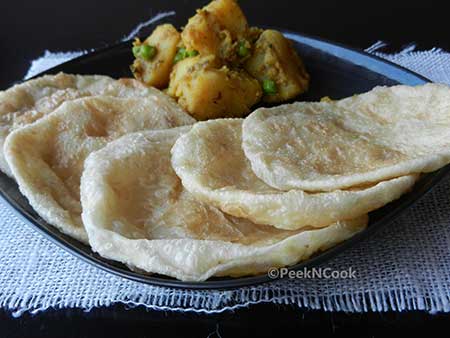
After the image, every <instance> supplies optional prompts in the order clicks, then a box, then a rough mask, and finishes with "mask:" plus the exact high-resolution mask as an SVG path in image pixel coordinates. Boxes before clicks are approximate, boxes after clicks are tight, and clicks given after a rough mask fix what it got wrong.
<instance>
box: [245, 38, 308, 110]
mask: <svg viewBox="0 0 450 338" xmlns="http://www.w3.org/2000/svg"><path fill="white" fill-rule="evenodd" d="M244 67H245V69H246V70H247V71H248V72H249V73H250V74H251V75H252V76H253V77H255V78H257V79H258V80H259V81H260V83H263V82H264V81H274V82H275V84H276V93H265V94H264V95H263V101H265V102H281V101H285V100H289V99H292V98H294V97H295V96H297V95H299V94H301V93H303V92H305V91H306V90H307V89H308V85H309V75H308V73H307V72H306V70H305V68H304V66H303V63H302V61H301V60H300V58H299V56H298V55H297V53H296V51H295V50H294V48H293V47H292V45H291V42H290V41H289V40H288V39H286V38H285V37H284V36H283V34H281V33H280V32H278V31H275V30H265V31H264V32H263V33H262V34H261V35H260V36H259V38H258V40H257V41H256V43H255V46H254V50H253V54H252V56H251V57H250V58H249V59H248V60H247V61H246V63H245V65H244Z"/></svg>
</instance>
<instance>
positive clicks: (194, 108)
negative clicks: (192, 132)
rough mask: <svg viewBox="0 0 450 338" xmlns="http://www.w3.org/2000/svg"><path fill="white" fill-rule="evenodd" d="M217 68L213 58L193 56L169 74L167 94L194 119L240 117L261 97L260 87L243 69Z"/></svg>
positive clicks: (179, 63)
mask: <svg viewBox="0 0 450 338" xmlns="http://www.w3.org/2000/svg"><path fill="white" fill-rule="evenodd" d="M217 65H218V61H217V58H215V57H214V56H211V55H210V56H204V57H202V56H196V57H193V58H187V59H185V60H182V61H180V62H178V63H177V64H176V66H175V67H174V70H173V72H172V74H171V79H170V85H169V88H168V91H167V93H168V94H169V95H171V96H173V97H175V98H176V99H177V100H178V103H179V104H180V105H181V106H182V107H183V108H184V109H186V110H187V111H188V112H189V113H190V114H191V115H192V116H193V117H194V118H196V119H198V120H207V119H211V118H218V117H239V116H242V115H243V114H246V113H248V112H249V111H250V108H251V107H252V106H253V105H254V104H255V103H257V102H258V101H259V100H260V98H261V95H262V91H261V86H260V85H259V83H258V81H257V80H256V79H254V78H253V77H251V76H250V75H249V74H248V73H247V72H246V71H245V70H232V69H229V68H228V67H227V66H225V65H224V66H221V67H218V66H217Z"/></svg>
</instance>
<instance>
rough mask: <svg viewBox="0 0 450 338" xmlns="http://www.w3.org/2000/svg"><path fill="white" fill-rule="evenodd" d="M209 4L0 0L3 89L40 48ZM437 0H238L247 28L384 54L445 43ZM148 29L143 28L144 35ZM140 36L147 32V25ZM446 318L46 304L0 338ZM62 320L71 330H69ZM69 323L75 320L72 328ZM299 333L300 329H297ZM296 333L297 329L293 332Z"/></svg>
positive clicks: (75, 44)
mask: <svg viewBox="0 0 450 338" xmlns="http://www.w3.org/2000/svg"><path fill="white" fill-rule="evenodd" d="M205 2H206V1H188V0H176V1H164V0H152V1H148V0H145V1H144V0H137V1H133V2H129V1H112V0H109V1H106V0H97V1H92V0H78V1H72V2H62V1H56V0H39V1H25V0H14V1H1V2H0V13H1V14H0V15H1V18H0V25H1V29H0V51H1V53H0V70H1V71H0V89H5V88H7V87H9V86H10V85H11V84H12V83H14V82H15V81H18V80H20V79H21V78H22V77H23V76H24V74H25V73H26V70H27V69H28V67H29V66H30V60H32V59H34V58H36V57H38V56H40V55H42V54H43V53H44V51H45V50H50V51H68V50H74V49H79V50H80V49H82V50H88V49H92V48H99V47H105V46H107V45H111V44H114V43H115V42H116V41H118V40H119V39H120V38H121V37H123V36H124V35H126V34H128V33H129V32H130V31H131V30H132V29H133V28H134V26H135V25H136V23H138V22H140V21H144V20H145V19H147V18H149V17H150V16H152V15H154V14H156V13H158V12H161V11H170V10H175V11H176V12H177V15H176V17H175V18H174V20H175V23H176V24H177V25H178V26H181V25H183V24H184V23H185V22H186V20H187V18H189V17H190V16H191V15H192V14H193V13H194V11H195V9H196V8H198V7H201V5H203V4H204V3H205ZM442 3H443V2H442V1H432V0H428V1H404V0H401V1H386V0H379V1H371V2H364V1H338V0H328V1H310V2H305V1H297V2H294V1H292V0H291V1H288V0H276V1H271V2H268V1H264V2H263V1H258V0H246V1H241V6H242V8H243V9H244V11H245V13H246V14H247V17H248V20H249V22H250V23H251V24H252V25H256V26H258V25H264V26H273V27H280V28H284V29H289V30H293V31H298V32H302V33H306V34H310V35H315V36H318V37H322V38H326V39H329V40H332V41H337V42H340V43H344V44H347V45H349V46H352V47H357V48H366V47H368V46H370V45H372V44H373V43H374V42H376V41H378V40H383V41H385V42H386V43H388V47H386V48H385V49H384V51H396V50H400V49H401V48H403V47H405V46H407V45H409V44H411V43H415V44H416V45H417V47H418V49H430V48H432V47H441V48H444V49H450V39H449V38H448V27H447V22H448V20H447V16H448V14H447V11H445V10H444V8H443V4H442ZM147 32H148V31H147ZM144 33H145V30H144ZM449 318H450V316H449V315H435V316H431V315H428V314H425V313H420V312H409V313H384V314H379V313H369V314H343V313H327V312H322V311H308V310H300V309H298V308H295V307H291V306H282V305H272V304H262V305H255V306H251V307H250V308H246V309H242V310H237V311H234V312H227V313H223V314H216V315H199V314H183V313H181V314H180V313H171V312H158V311H149V310H145V309H142V308H135V309H128V308H126V307H125V306H123V305H115V306H113V307H109V308H99V309H94V310H93V311H91V312H89V313H86V312H83V311H80V310H73V309H63V310H49V311H46V312H44V313H40V314H37V315H35V316H31V315H28V314H26V315H24V316H22V317H20V318H19V319H15V318H12V316H11V314H10V313H9V312H8V311H3V310H2V311H0V332H1V334H0V335H1V337H34V336H37V337H38V336H45V337H61V336H64V337H91V336H96V337H102V336H109V337H114V336H116V335H117V336H122V337H123V336H127V337H128V336H137V337H147V336H150V335H155V334H156V335H157V334H158V333H159V334H161V333H164V334H165V335H166V336H169V337H170V336H179V335H180V332H182V333H183V335H185V336H190V335H192V336H200V337H202V336H204V337H208V336H209V337H227V336H240V335H248V334H249V333H255V334H258V335H273V334H274V333H276V334H280V335H281V334H282V333H283V332H293V331H292V330H293V329H298V330H299V332H302V333H303V332H305V330H306V332H311V333H314V334H315V335H317V334H319V335H320V334H335V335H344V334H345V335H349V334H350V335H352V334H355V335H357V336H359V337H362V336H370V337H376V336H381V335H384V334H385V332H387V331H389V332H399V333H403V334H405V333H408V332H411V333H420V332H421V331H422V332H423V333H427V332H429V329H430V327H433V328H439V327H444V325H445V324H446V323H447V322H448V320H449ZM68 324H69V325H70V329H68ZM72 324H74V325H72ZM300 330H301V331H300ZM294 332H295V331H294Z"/></svg>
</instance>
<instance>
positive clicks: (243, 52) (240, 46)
mask: <svg viewBox="0 0 450 338" xmlns="http://www.w3.org/2000/svg"><path fill="white" fill-rule="evenodd" d="M237 53H238V55H239V56H240V57H246V56H247V55H248V53H249V50H248V48H247V47H246V46H245V42H244V41H241V42H239V44H238V50H237Z"/></svg>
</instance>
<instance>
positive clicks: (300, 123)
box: [243, 84, 450, 191]
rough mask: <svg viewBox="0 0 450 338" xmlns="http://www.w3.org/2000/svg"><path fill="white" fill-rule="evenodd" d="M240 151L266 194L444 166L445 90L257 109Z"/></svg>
mask: <svg viewBox="0 0 450 338" xmlns="http://www.w3.org/2000/svg"><path fill="white" fill-rule="evenodd" d="M243 149H244V152H245V154H246V156H247V158H248V159H249V160H250V163H251V166H252V169H253V171H254V172H255V174H256V175H257V176H258V177H259V178H260V179H262V180H263V181H264V182H265V183H267V184H269V185H270V186H272V187H275V188H278V189H282V190H290V189H303V190H308V191H333V190H336V189H342V188H347V187H352V186H356V185H361V184H368V183H371V182H379V181H382V180H387V179H390V178H394V177H399V176H403V175H409V174H412V173H422V172H430V171H434V170H436V169H439V168H441V167H442V166H444V165H446V164H447V163H449V162H450V88H449V87H448V86H446V85H440V84H426V85H423V86H417V87H409V86H393V87H376V88H374V89H373V90H371V91H369V92H367V93H365V94H361V95H355V96H352V97H349V98H346V99H343V100H340V101H334V102H333V101H332V102H320V103H305V102H303V103H293V104H288V105H282V106H278V107H274V108H269V109H268V108H260V109H257V110H256V111H255V112H253V113H252V114H251V115H250V116H248V117H247V118H246V119H245V121H244V124H243Z"/></svg>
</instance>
